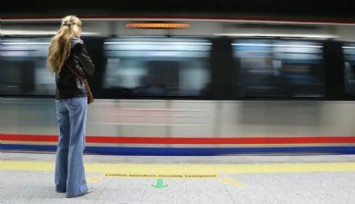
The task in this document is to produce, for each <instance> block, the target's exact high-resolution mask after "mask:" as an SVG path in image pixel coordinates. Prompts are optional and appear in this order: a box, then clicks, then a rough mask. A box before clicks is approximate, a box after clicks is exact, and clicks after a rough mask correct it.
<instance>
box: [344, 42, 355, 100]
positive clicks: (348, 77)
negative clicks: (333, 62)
mask: <svg viewBox="0 0 355 204" xmlns="http://www.w3.org/2000/svg"><path fill="white" fill-rule="evenodd" d="M343 50H344V59H345V66H344V69H345V70H344V82H345V84H344V86H345V92H346V94H347V95H348V96H351V97H355V44H351V43H346V44H344V46H343Z"/></svg>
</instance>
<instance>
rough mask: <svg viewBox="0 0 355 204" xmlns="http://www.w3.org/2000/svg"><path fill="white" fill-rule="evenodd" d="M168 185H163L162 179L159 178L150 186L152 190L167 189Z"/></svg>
mask: <svg viewBox="0 0 355 204" xmlns="http://www.w3.org/2000/svg"><path fill="white" fill-rule="evenodd" d="M167 186H168V185H164V180H163V179H162V178H159V179H157V182H156V183H155V185H154V184H152V187H154V188H158V189H159V188H165V187H167Z"/></svg>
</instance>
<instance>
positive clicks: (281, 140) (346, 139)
mask: <svg viewBox="0 0 355 204" xmlns="http://www.w3.org/2000/svg"><path fill="white" fill-rule="evenodd" d="M0 141H19V142H57V141H58V137H57V136H56V135H20V134H0ZM86 142H87V143H112V144H313V143H327V144H329V143H355V136H343V137H334V136H327V137H326V136H322V137H304V136H302V137H301V136H300V137H277V138H266V137H248V138H245V137H243V138H206V137H203V138H186V137H176V138H164V137H119V136H118V137H107V136H87V137H86Z"/></svg>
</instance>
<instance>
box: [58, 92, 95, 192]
mask: <svg viewBox="0 0 355 204" xmlns="http://www.w3.org/2000/svg"><path fill="white" fill-rule="evenodd" d="M55 103H56V108H57V121H58V125H59V131H60V133H59V141H58V146H57V154H56V164H55V185H56V190H57V192H66V194H67V195H69V196H75V195H80V194H82V193H85V192H87V191H88V188H87V185H86V179H85V169H84V160H83V153H84V148H85V134H86V118H87V97H78V98H69V99H61V100H55Z"/></svg>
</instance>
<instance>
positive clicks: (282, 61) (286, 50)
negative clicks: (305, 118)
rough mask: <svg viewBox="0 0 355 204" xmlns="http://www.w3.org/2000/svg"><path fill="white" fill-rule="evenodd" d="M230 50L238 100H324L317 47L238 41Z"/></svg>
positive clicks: (319, 48) (306, 43)
mask: <svg viewBox="0 0 355 204" xmlns="http://www.w3.org/2000/svg"><path fill="white" fill-rule="evenodd" d="M232 46H233V55H234V60H235V67H236V69H237V70H238V71H237V73H238V80H237V84H236V85H237V90H238V93H237V95H238V96H239V97H272V98H277V97H280V98H293V97H302V98H311V97H322V96H324V88H325V87H324V84H323V80H322V76H323V73H322V70H323V69H322V62H323V59H322V53H323V49H322V45H321V44H320V43H318V42H309V41H296V40H272V39H239V40H235V41H234V42H233V44H232Z"/></svg>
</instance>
